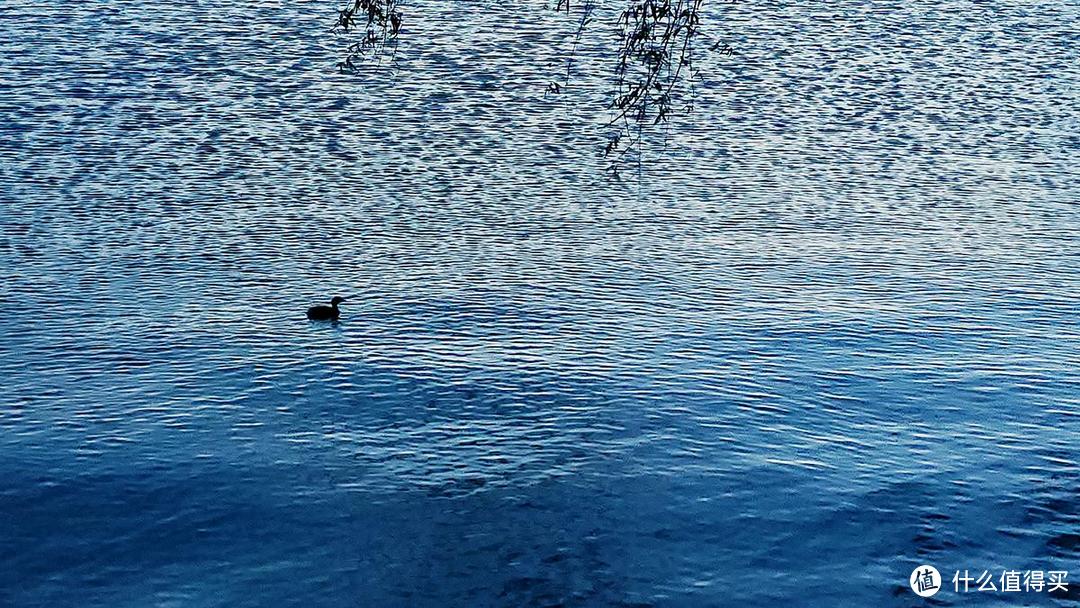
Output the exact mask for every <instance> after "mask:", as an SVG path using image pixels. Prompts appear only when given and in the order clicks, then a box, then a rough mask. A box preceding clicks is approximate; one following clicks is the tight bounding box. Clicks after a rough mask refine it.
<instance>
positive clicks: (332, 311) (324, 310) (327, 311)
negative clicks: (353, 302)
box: [307, 296, 345, 321]
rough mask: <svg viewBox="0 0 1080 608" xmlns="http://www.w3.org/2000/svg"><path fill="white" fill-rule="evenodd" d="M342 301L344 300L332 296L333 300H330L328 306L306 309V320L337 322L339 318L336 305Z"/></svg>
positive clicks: (339, 313) (339, 314)
mask: <svg viewBox="0 0 1080 608" xmlns="http://www.w3.org/2000/svg"><path fill="white" fill-rule="evenodd" d="M344 301H345V298H343V297H341V296H334V299H333V300H330V306H312V307H311V308H309V309H307V318H308V319H310V320H312V321H337V320H338V319H339V318H340V317H341V311H340V310H339V309H338V304H341V303H342V302H344Z"/></svg>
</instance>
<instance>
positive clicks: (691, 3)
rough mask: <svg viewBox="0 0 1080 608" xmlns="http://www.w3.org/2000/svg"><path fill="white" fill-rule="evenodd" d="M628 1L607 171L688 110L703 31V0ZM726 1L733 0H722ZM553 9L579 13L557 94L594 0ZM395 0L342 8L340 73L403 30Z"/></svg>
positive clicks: (355, 2)
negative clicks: (645, 136)
mask: <svg viewBox="0 0 1080 608" xmlns="http://www.w3.org/2000/svg"><path fill="white" fill-rule="evenodd" d="M623 1H628V2H629V4H628V5H627V6H626V7H625V8H623V9H622V10H621V11H619V12H618V19H617V22H616V26H617V31H618V34H619V36H618V44H619V49H618V54H617V58H616V62H615V66H614V70H613V72H614V78H613V85H614V86H613V91H612V95H611V98H610V102H609V108H610V109H611V110H612V118H611V120H610V122H609V123H608V127H609V128H611V135H610V137H609V140H608V143H607V145H606V146H605V147H604V149H603V151H602V152H603V155H604V157H606V158H609V159H610V160H611V162H610V163H609V170H611V171H612V172H613V173H615V174H616V175H617V174H618V170H619V165H620V162H621V160H622V159H623V157H624V156H625V155H626V153H627V152H629V151H631V150H633V149H635V148H637V149H638V151H639V153H640V143H641V138H642V132H643V129H644V128H645V127H647V126H649V125H656V124H659V123H663V122H666V121H667V120H668V119H669V118H670V117H672V116H674V115H677V114H679V113H685V112H689V111H692V110H693V100H694V94H695V90H694V84H695V82H696V81H697V80H698V79H699V78H700V74H699V73H698V72H697V70H696V69H695V67H694V48H695V47H694V43H695V42H696V41H697V39H698V38H699V36H700V35H701V7H702V3H703V0H623ZM727 1H729V2H731V1H734V0H727ZM555 8H556V10H558V11H562V12H566V13H567V14H568V15H569V14H571V13H572V12H574V11H578V13H579V15H578V21H577V31H576V34H575V36H574V42H573V48H571V49H570V51H569V57H568V60H567V67H566V73H565V74H563V75H562V78H561V81H559V80H552V81H551V83H550V84H549V85H548V92H549V93H552V94H558V93H561V92H562V91H563V90H564V89H565V88H566V87H567V86H569V84H570V80H571V68H572V65H573V62H574V59H575V54H576V52H577V47H578V44H579V42H580V40H581V38H582V36H583V34H584V32H585V31H586V30H587V29H588V28H589V27H590V26H592V25H593V23H594V21H595V16H596V14H597V12H598V9H599V6H598V0H581V2H577V3H573V5H572V0H556V4H555ZM402 19H403V17H402V12H401V8H400V2H399V0H350V5H349V6H348V7H347V8H346V9H344V10H342V11H340V13H339V16H338V22H337V24H336V26H335V28H334V29H335V31H337V32H339V33H342V34H348V35H350V36H353V37H355V36H359V39H358V40H356V39H354V40H353V42H352V43H351V44H350V45H349V47H348V51H347V55H346V58H345V59H344V60H343V61H341V62H340V63H339V64H338V67H339V68H340V69H341V70H343V71H349V72H357V71H360V70H361V69H363V67H364V65H365V63H364V62H363V61H362V60H363V59H364V58H371V57H379V56H381V54H382V52H383V51H384V49H385V48H386V47H387V46H388V45H395V44H396V42H397V37H398V34H399V33H400V31H401V24H402ZM710 50H713V51H716V50H720V52H722V53H725V54H731V53H732V50H731V48H730V47H728V46H727V45H722V44H720V43H714V44H712V45H711V46H710Z"/></svg>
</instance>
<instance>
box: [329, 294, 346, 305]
mask: <svg viewBox="0 0 1080 608" xmlns="http://www.w3.org/2000/svg"><path fill="white" fill-rule="evenodd" d="M344 301H345V298H343V297H341V296H334V299H333V300H330V305H331V306H337V305H338V304H341V303H342V302H344Z"/></svg>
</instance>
